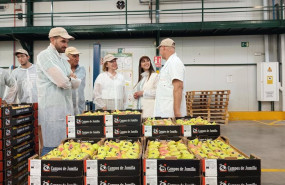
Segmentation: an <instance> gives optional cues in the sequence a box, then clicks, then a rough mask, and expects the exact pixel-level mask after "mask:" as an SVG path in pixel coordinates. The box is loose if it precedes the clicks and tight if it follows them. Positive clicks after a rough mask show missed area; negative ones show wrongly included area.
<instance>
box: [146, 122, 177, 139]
mask: <svg viewBox="0 0 285 185" xmlns="http://www.w3.org/2000/svg"><path fill="white" fill-rule="evenodd" d="M142 130H143V131H142V132H143V135H144V136H145V137H156V136H162V135H165V136H170V137H171V136H182V133H181V125H176V124H175V123H174V122H173V119H172V118H160V117H155V118H146V119H144V120H143V129H142Z"/></svg>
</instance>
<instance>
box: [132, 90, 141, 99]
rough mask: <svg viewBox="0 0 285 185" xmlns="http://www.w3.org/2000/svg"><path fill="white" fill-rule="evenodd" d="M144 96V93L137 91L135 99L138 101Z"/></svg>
mask: <svg viewBox="0 0 285 185" xmlns="http://www.w3.org/2000/svg"><path fill="white" fill-rule="evenodd" d="M142 95H143V91H137V92H135V93H134V98H135V99H138V98H139V97H141V96H142Z"/></svg>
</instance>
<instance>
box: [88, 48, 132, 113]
mask: <svg viewBox="0 0 285 185" xmlns="http://www.w3.org/2000/svg"><path fill="white" fill-rule="evenodd" d="M117 69H118V64H117V58H115V57H114V56H113V55H112V54H108V55H106V56H105V57H104V59H103V73H101V74H99V75H98V77H97V78H96V80H95V83H94V91H93V102H94V103H95V108H96V109H103V110H124V109H126V106H127V92H126V82H125V78H124V76H123V75H122V74H120V73H118V72H116V70H117Z"/></svg>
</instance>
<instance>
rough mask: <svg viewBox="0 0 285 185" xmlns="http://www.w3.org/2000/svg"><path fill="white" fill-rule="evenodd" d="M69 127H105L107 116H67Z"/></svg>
mask: <svg viewBox="0 0 285 185" xmlns="http://www.w3.org/2000/svg"><path fill="white" fill-rule="evenodd" d="M66 124H67V126H68V127H76V126H104V124H105V116H104V115H98V116H66Z"/></svg>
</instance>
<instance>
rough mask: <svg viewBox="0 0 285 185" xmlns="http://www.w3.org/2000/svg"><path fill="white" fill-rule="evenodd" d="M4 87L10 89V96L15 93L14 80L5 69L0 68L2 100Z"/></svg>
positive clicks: (0, 94)
mask: <svg viewBox="0 0 285 185" xmlns="http://www.w3.org/2000/svg"><path fill="white" fill-rule="evenodd" d="M6 86H8V87H9V88H10V91H11V92H12V94H15V93H16V89H17V86H16V82H15V80H14V79H13V78H12V77H11V76H10V75H9V73H8V72H7V71H6V70H5V69H2V68H0V98H2V99H3V98H4V93H5V90H6ZM6 97H7V96H6ZM7 103H12V102H7Z"/></svg>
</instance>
